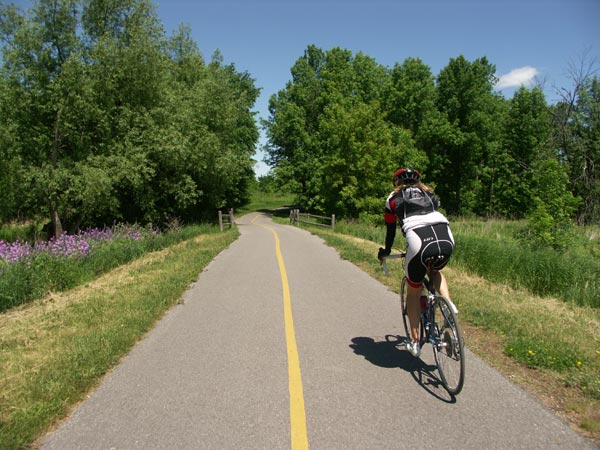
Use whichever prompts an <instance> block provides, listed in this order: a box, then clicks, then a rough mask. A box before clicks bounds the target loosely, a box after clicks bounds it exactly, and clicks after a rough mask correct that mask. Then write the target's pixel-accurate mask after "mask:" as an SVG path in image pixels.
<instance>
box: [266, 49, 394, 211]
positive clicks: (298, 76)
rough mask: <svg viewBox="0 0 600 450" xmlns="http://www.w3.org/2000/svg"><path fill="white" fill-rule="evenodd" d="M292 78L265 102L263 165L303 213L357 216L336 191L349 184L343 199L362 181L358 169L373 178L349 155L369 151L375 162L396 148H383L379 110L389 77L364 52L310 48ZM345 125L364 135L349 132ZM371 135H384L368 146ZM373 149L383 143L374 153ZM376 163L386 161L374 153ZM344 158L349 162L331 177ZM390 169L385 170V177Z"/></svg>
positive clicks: (385, 144)
mask: <svg viewBox="0 0 600 450" xmlns="http://www.w3.org/2000/svg"><path fill="white" fill-rule="evenodd" d="M291 72H292V81H291V82H289V83H288V84H287V86H286V88H285V89H283V90H281V91H279V92H278V93H277V94H276V95H274V96H272V97H271V99H270V102H269V112H270V118H269V120H268V121H267V122H265V123H264V126H265V128H266V131H267V137H268V138H269V143H268V145H267V148H266V151H267V154H268V162H269V164H270V165H272V166H274V167H275V173H276V174H277V176H278V177H279V178H281V179H282V182H283V183H286V184H288V185H289V186H290V188H291V189H293V191H294V192H295V193H296V194H298V196H299V202H300V204H301V206H302V207H304V208H309V209H312V210H315V211H321V212H326V211H325V209H333V210H335V211H340V212H341V213H342V214H349V215H355V214H357V211H358V210H357V208H358V205H357V204H352V205H351V204H350V203H347V204H346V206H342V203H340V202H339V198H337V197H339V192H337V191H336V189H338V188H339V187H340V183H344V184H346V186H345V191H344V193H343V196H344V199H348V198H349V197H350V196H351V195H352V192H354V191H353V189H355V188H356V187H357V186H358V184H360V183H364V182H365V181H366V177H365V176H362V177H359V178H357V177H356V176H355V175H356V174H357V171H359V170H360V169H361V168H362V169H365V170H366V172H365V173H369V174H371V173H372V171H371V170H367V168H366V166H364V167H362V166H361V164H355V163H354V162H353V161H351V160H352V158H354V156H353V155H355V154H357V153H359V152H361V151H364V152H366V151H368V154H369V155H371V156H373V155H375V153H376V152H384V151H385V150H386V149H389V148H391V147H393V145H392V144H391V142H392V141H391V140H390V139H388V141H387V142H385V139H386V138H385V135H389V134H390V132H389V130H387V125H385V123H384V121H383V119H382V115H381V107H380V106H379V105H380V102H381V98H382V97H383V95H384V94H383V93H384V88H385V85H386V82H387V71H386V69H385V68H384V67H382V66H380V65H379V64H377V63H376V62H375V61H374V60H373V59H372V58H370V57H368V56H365V55H363V54H362V53H358V54H356V55H353V54H352V52H350V51H348V50H343V49H340V48H334V49H332V50H329V51H327V52H323V51H322V50H321V49H319V48H317V47H315V46H309V47H308V48H307V50H306V51H305V52H304V56H303V57H302V58H300V59H298V60H297V61H296V63H295V64H294V66H293V67H292V70H291ZM365 111H369V113H370V114H372V115H371V116H370V117H369V116H368V114H365ZM346 121H349V123H352V124H354V126H360V127H362V128H363V131H364V132H360V131H359V130H350V129H349V126H348V122H346ZM382 126H383V128H382ZM373 130H378V131H377V132H382V133H383V135H384V136H382V138H381V139H378V140H373V134H374V131H373ZM349 133H350V135H349ZM384 142H385V143H384ZM374 144H377V145H381V144H383V145H382V147H381V148H378V149H375V148H373V146H374ZM376 158H377V160H382V159H383V158H382V157H381V156H380V155H379V154H377V155H376ZM345 159H347V160H348V161H349V162H350V164H348V165H346V168H345V169H343V172H342V173H338V174H336V172H337V171H338V169H341V168H342V166H344V164H343V163H342V161H343V160H345ZM393 166H395V164H393ZM393 166H392V167H393ZM390 170H392V168H391V167H387V168H386V172H389V171H390ZM351 186H352V187H351ZM361 192H362V191H361ZM364 192H366V190H365V191H364ZM357 195H358V194H357ZM353 201H360V199H359V198H358V197H356V198H355V199H354V200H353Z"/></svg>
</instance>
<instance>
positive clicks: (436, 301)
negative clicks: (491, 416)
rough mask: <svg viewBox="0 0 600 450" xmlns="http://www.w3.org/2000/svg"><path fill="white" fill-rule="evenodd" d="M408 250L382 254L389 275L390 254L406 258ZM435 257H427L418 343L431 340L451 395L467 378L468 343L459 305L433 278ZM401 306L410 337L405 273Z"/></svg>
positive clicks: (406, 329)
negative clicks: (458, 316)
mask: <svg viewBox="0 0 600 450" xmlns="http://www.w3.org/2000/svg"><path fill="white" fill-rule="evenodd" d="M405 256H406V253H396V254H393V255H388V256H385V257H383V259H382V261H381V264H382V267H383V270H384V272H385V274H386V276H389V271H388V268H387V264H386V259H388V258H404V257H405ZM434 262H436V257H434V258H429V259H427V260H426V261H425V263H426V265H427V275H426V278H425V280H424V282H423V286H424V288H425V291H426V292H425V295H421V315H420V321H419V322H420V323H419V327H418V328H419V345H420V346H421V347H423V345H424V344H426V343H430V344H431V345H432V347H433V355H434V357H435V363H436V365H437V369H438V372H439V374H440V380H441V382H442V385H443V386H444V388H445V389H446V390H447V391H448V392H449V393H450V394H452V395H457V394H458V393H459V392H460V391H461V390H462V388H463V385H464V382H465V353H464V350H465V348H464V347H465V345H464V339H463V335H462V331H461V328H460V325H459V324H458V320H457V318H456V316H457V314H458V309H457V308H456V305H454V303H453V302H452V301H451V300H450V299H447V298H446V297H443V296H441V295H439V294H438V293H437V292H436V290H435V286H434V282H433V277H432V275H433V265H434V264H433V263H434ZM400 306H401V308H402V321H403V322H404V330H405V331H406V336H407V339H409V340H411V332H410V321H409V319H408V312H407V301H406V275H404V276H403V277H402V285H401V288H400Z"/></svg>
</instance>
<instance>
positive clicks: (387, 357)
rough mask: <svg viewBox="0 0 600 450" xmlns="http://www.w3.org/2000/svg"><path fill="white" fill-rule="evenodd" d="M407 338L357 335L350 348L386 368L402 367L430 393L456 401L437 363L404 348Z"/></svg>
mask: <svg viewBox="0 0 600 450" xmlns="http://www.w3.org/2000/svg"><path fill="white" fill-rule="evenodd" d="M405 339H406V338H404V337H400V336H392V335H389V334H388V335H387V336H386V337H385V341H376V340H374V339H373V338H371V337H355V338H353V339H352V344H350V346H349V347H350V348H351V349H352V350H353V351H354V353H355V354H357V355H360V356H363V357H364V358H365V359H366V360H367V361H369V362H370V363H371V364H374V365H376V366H379V367H384V368H386V369H398V368H399V369H402V370H405V371H406V372H409V373H410V374H411V375H412V377H413V378H414V379H415V381H416V382H417V383H418V384H419V385H420V386H421V387H422V388H423V389H425V390H426V391H427V392H428V393H429V394H431V395H432V396H434V397H436V398H437V399H439V400H441V401H443V402H446V403H456V398H455V397H454V396H453V395H451V394H449V393H448V391H446V390H445V389H444V387H443V385H442V383H441V381H440V379H439V377H438V375H437V372H436V370H437V367H436V365H435V364H433V365H428V364H426V363H425V362H424V361H423V359H421V358H423V355H421V358H415V357H413V356H412V355H411V354H410V353H409V352H408V351H407V350H405V349H404V347H403V346H404V341H405Z"/></svg>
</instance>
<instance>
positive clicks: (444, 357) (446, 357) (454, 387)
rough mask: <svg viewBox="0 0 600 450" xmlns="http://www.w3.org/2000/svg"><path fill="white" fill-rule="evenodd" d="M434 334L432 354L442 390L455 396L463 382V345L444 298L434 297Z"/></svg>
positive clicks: (459, 329) (453, 316)
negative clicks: (442, 386)
mask: <svg viewBox="0 0 600 450" xmlns="http://www.w3.org/2000/svg"><path fill="white" fill-rule="evenodd" d="M434 317H435V319H434V320H435V322H434V325H435V326H434V327H433V330H434V332H435V334H436V337H435V341H436V342H435V343H434V344H433V354H434V356H435V362H436V365H437V368H438V372H439V374H440V378H441V381H442V384H443V385H444V388H445V389H446V390H447V391H448V392H449V393H450V394H452V395H457V394H458V393H459V392H460V391H461V390H462V388H463V386H464V382H465V344H464V338H463V335H462V331H461V328H460V325H459V324H458V321H457V319H456V314H454V311H453V310H452V308H451V306H450V303H449V302H448V300H447V299H446V298H445V297H442V296H439V295H438V296H436V299H435V302H434Z"/></svg>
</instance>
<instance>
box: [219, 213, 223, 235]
mask: <svg viewBox="0 0 600 450" xmlns="http://www.w3.org/2000/svg"><path fill="white" fill-rule="evenodd" d="M219 228H220V229H221V231H223V213H222V212H221V211H219Z"/></svg>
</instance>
